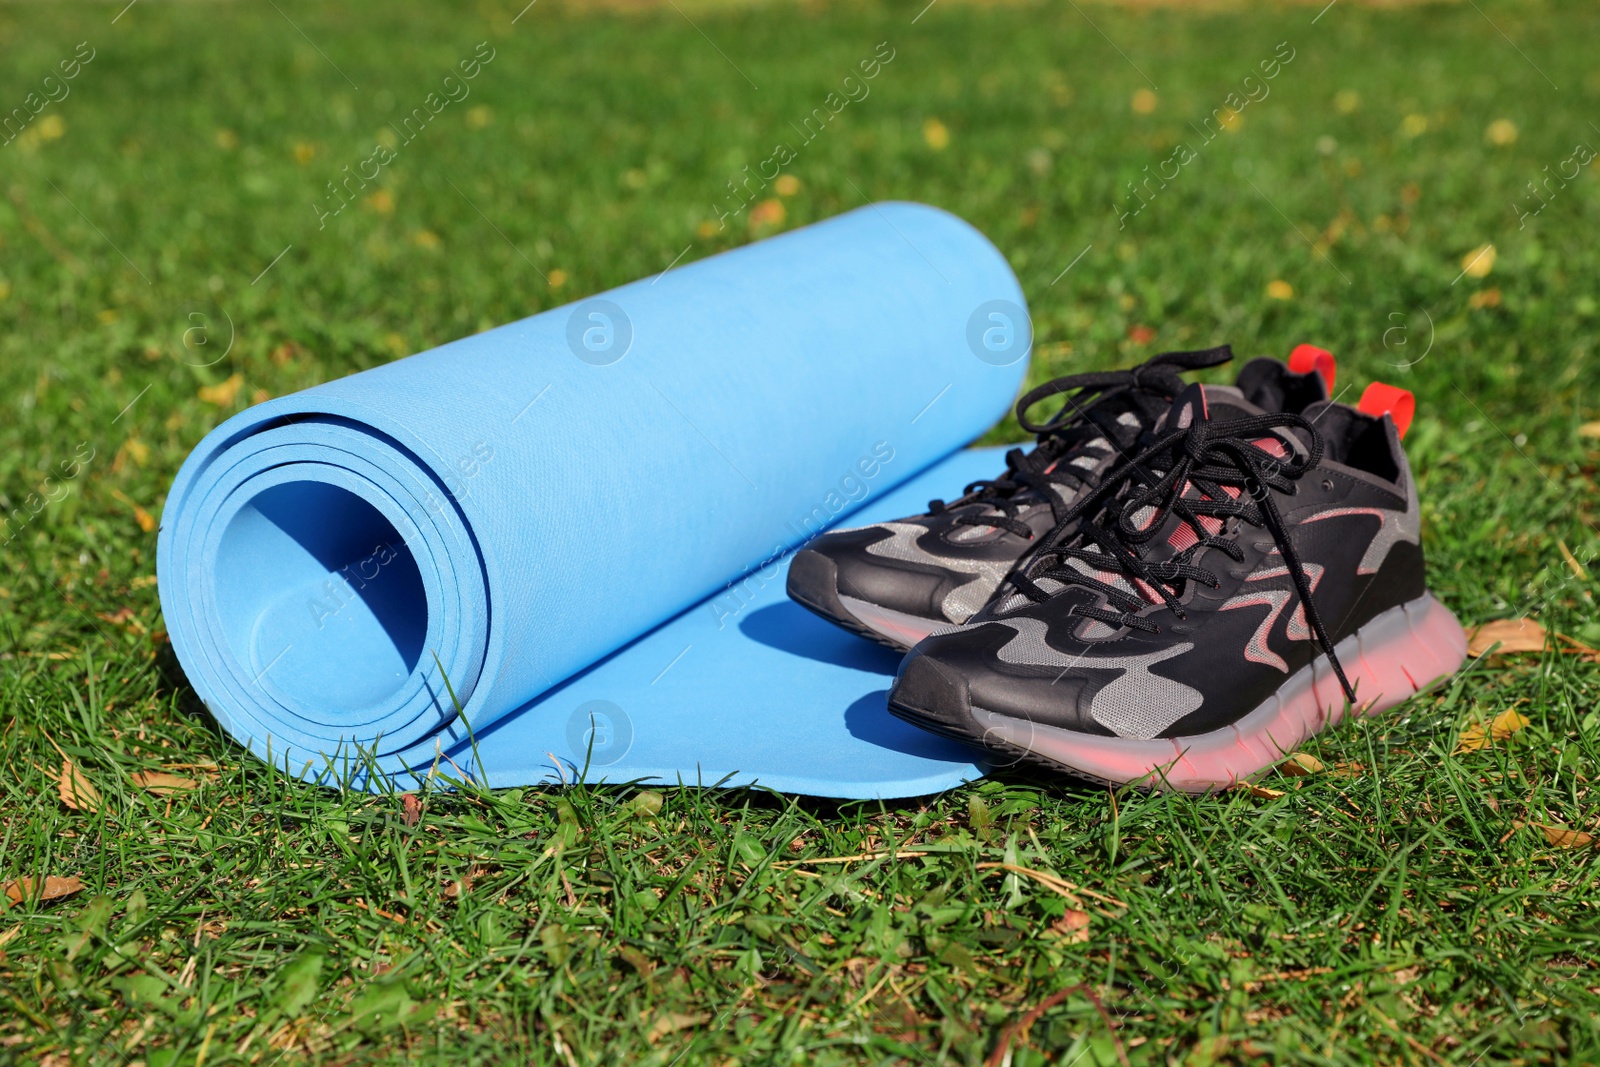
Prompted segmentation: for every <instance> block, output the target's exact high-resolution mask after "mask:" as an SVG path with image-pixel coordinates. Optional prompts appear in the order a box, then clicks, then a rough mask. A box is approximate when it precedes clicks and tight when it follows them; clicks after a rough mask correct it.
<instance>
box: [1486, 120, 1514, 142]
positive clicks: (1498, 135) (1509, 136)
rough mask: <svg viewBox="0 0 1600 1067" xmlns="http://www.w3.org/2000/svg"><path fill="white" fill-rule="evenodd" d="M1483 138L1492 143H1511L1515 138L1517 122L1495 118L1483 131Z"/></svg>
mask: <svg viewBox="0 0 1600 1067" xmlns="http://www.w3.org/2000/svg"><path fill="white" fill-rule="evenodd" d="M1483 137H1484V140H1486V141H1488V142H1489V143H1490V144H1493V145H1500V146H1502V147H1503V146H1505V145H1508V144H1513V143H1515V142H1516V139H1517V124H1516V123H1515V122H1512V121H1511V120H1510V119H1495V120H1494V121H1493V122H1491V123H1489V128H1488V129H1486V130H1484V131H1483Z"/></svg>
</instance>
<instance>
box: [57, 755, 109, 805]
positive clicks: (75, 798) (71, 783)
mask: <svg viewBox="0 0 1600 1067" xmlns="http://www.w3.org/2000/svg"><path fill="white" fill-rule="evenodd" d="M56 791H57V792H59V793H60V794H61V803H63V804H65V805H66V806H67V807H68V808H71V809H72V810H73V811H89V812H95V811H99V810H100V791H99V790H98V789H96V788H95V787H94V786H93V785H91V784H90V783H89V779H88V778H86V777H84V774H83V771H81V770H79V769H78V767H77V765H76V764H74V763H73V762H72V761H71V760H63V761H62V763H61V773H60V774H59V775H57V776H56Z"/></svg>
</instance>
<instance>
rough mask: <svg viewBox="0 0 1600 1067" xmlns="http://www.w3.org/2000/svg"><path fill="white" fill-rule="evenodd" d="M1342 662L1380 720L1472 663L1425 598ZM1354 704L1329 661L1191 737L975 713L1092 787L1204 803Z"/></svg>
mask: <svg viewBox="0 0 1600 1067" xmlns="http://www.w3.org/2000/svg"><path fill="white" fill-rule="evenodd" d="M1336 650H1337V652H1338V654H1339V662H1340V663H1341V664H1343V665H1344V669H1345V673H1346V674H1347V675H1348V676H1349V678H1350V682H1351V684H1352V685H1354V686H1355V689H1356V697H1357V699H1358V700H1359V701H1360V704H1359V705H1358V706H1357V708H1356V711H1357V713H1358V714H1363V715H1377V714H1379V713H1380V712H1384V711H1387V710H1389V709H1390V708H1392V707H1394V706H1395V705H1396V704H1399V703H1401V702H1402V701H1404V700H1406V699H1407V698H1409V697H1411V696H1413V695H1414V694H1416V693H1419V692H1421V691H1423V690H1425V689H1428V688H1431V687H1432V686H1434V685H1437V684H1438V683H1440V682H1442V681H1444V680H1445V679H1447V678H1449V677H1450V676H1451V675H1452V674H1454V673H1455V672H1456V671H1457V670H1459V669H1460V667H1461V664H1462V663H1463V662H1464V661H1465V660H1466V657H1467V635H1466V633H1465V632H1464V631H1463V630H1462V629H1461V624H1460V623H1459V622H1457V621H1456V617H1455V616H1454V615H1452V614H1451V613H1450V609H1449V608H1447V607H1445V606H1444V605H1443V604H1441V603H1439V602H1438V601H1437V600H1435V599H1434V598H1433V596H1432V594H1428V593H1425V594H1423V595H1422V596H1421V597H1418V598H1417V599H1416V600H1413V601H1412V602H1411V603H1409V604H1404V605H1401V606H1400V607H1397V608H1392V609H1390V610H1389V611H1386V612H1384V613H1383V614H1382V615H1379V616H1377V617H1376V618H1374V619H1373V620H1372V621H1371V622H1369V623H1367V624H1366V625H1365V626H1363V627H1362V628H1361V629H1360V630H1359V631H1357V632H1356V633H1354V634H1351V635H1350V636H1349V637H1347V638H1345V639H1344V640H1343V641H1340V642H1339V644H1338V646H1337V649H1336ZM1346 706H1347V705H1346V702H1345V699H1344V693H1343V692H1342V691H1341V689H1340V687H1339V680H1338V678H1336V677H1335V676H1334V674H1333V668H1332V667H1331V666H1329V664H1328V661H1327V657H1325V656H1319V657H1317V659H1316V660H1315V661H1314V662H1313V663H1312V664H1311V665H1309V666H1307V667H1304V668H1301V670H1300V671H1298V672H1297V673H1296V674H1295V675H1293V676H1292V677H1291V678H1289V679H1288V680H1287V681H1286V682H1285V683H1284V684H1283V687H1282V688H1281V689H1279V690H1278V691H1277V692H1276V693H1274V694H1273V695H1272V697H1271V698H1269V699H1268V700H1267V701H1266V702H1265V703H1263V704H1262V705H1261V706H1260V707H1258V708H1256V709H1255V710H1254V711H1252V712H1250V713H1249V714H1248V715H1246V716H1244V717H1243V718H1242V719H1240V720H1239V721H1238V722H1237V723H1234V724H1233V725H1231V726H1228V727H1225V728H1224V729H1221V730H1214V731H1212V732H1211V733H1207V734H1198V735H1195V736H1192V737H1175V738H1156V739H1154V740H1148V741H1145V740H1140V739H1137V738H1121V737H1101V736H1097V735H1095V734H1083V733H1076V732H1073V731H1071V730H1063V729H1060V728H1059V727H1054V726H1046V725H1043V724H1040V723H1031V722H1027V721H1025V720H1022V719H1013V718H1009V717H1006V716H1001V715H996V714H994V713H992V712H986V711H983V710H981V709H974V717H975V718H976V719H977V720H978V722H979V723H980V724H981V725H983V726H984V727H986V728H987V730H988V733H989V735H990V736H992V737H994V738H995V739H997V740H1001V741H1004V742H1006V743H1008V744H1010V745H1013V746H1016V747H1020V748H1026V749H1027V750H1029V751H1030V752H1034V753H1037V754H1038V755H1040V756H1043V757H1045V758H1047V759H1049V760H1051V761H1052V762H1054V763H1058V764H1060V765H1062V766H1063V767H1066V768H1068V769H1070V770H1073V771H1076V772H1077V773H1079V774H1083V775H1085V776H1087V777H1090V778H1096V779H1099V780H1100V781H1104V782H1111V783H1115V784H1119V785H1120V784H1126V783H1137V784H1139V785H1143V786H1148V787H1151V788H1158V789H1160V788H1165V789H1177V790H1182V791H1184V792H1190V793H1205V792H1210V791H1212V790H1215V789H1225V788H1227V787H1229V786H1232V785H1235V784H1237V783H1238V782H1240V781H1242V780H1244V779H1246V778H1248V777H1250V776H1251V775H1253V774H1256V773H1258V772H1260V771H1263V770H1265V769H1267V768H1268V767H1271V766H1272V765H1274V764H1276V763H1278V762H1280V761H1281V760H1282V759H1283V758H1284V757H1285V756H1286V755H1288V754H1289V753H1290V752H1293V751H1294V750H1295V748H1297V747H1298V746H1299V745H1300V744H1301V742H1303V741H1305V740H1306V739H1307V738H1308V737H1311V736H1312V735H1314V734H1317V733H1320V732H1321V731H1322V730H1325V729H1327V728H1328V727H1329V726H1333V725H1336V724H1337V723H1338V722H1340V721H1341V720H1342V719H1343V718H1344V715H1345V709H1346Z"/></svg>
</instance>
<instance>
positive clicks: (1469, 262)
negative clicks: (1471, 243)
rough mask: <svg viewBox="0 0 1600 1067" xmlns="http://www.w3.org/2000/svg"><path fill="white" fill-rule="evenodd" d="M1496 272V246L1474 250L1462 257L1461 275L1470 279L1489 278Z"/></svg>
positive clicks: (1485, 246) (1486, 246)
mask: <svg viewBox="0 0 1600 1067" xmlns="http://www.w3.org/2000/svg"><path fill="white" fill-rule="evenodd" d="M1492 270H1494V245H1484V246H1482V247H1481V248H1474V249H1473V250H1472V251H1470V252H1468V253H1467V254H1466V255H1464V256H1462V257H1461V273H1462V274H1465V275H1466V276H1467V277H1469V278H1487V277H1488V276H1489V272H1490V271H1492Z"/></svg>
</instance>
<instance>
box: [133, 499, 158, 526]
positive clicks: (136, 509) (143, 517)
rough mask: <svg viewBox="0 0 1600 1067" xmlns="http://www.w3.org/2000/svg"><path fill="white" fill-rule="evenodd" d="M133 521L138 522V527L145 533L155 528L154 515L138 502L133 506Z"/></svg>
mask: <svg viewBox="0 0 1600 1067" xmlns="http://www.w3.org/2000/svg"><path fill="white" fill-rule="evenodd" d="M133 521H134V522H136V523H138V524H139V529H141V530H143V531H144V532H145V533H150V532H151V531H153V530H154V529H155V528H156V517H155V516H154V515H152V514H150V513H149V512H148V511H146V510H145V509H144V508H142V507H140V506H139V505H138V504H135V505H134V506H133Z"/></svg>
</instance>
